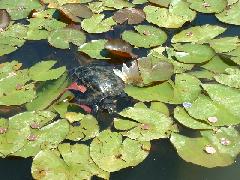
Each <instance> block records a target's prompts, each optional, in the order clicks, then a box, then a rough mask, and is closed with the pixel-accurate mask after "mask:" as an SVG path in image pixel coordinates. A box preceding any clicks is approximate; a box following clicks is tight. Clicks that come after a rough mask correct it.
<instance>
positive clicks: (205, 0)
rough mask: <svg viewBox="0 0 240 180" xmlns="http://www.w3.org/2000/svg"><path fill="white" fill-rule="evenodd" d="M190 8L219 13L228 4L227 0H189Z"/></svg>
mask: <svg viewBox="0 0 240 180" xmlns="http://www.w3.org/2000/svg"><path fill="white" fill-rule="evenodd" d="M187 2H188V3H190V8H191V9H194V10H196V11H198V12H202V13H219V12H222V11H223V10H224V8H225V7H226V6H227V0H187Z"/></svg>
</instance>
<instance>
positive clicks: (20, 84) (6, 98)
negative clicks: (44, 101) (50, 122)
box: [0, 70, 36, 106]
mask: <svg viewBox="0 0 240 180" xmlns="http://www.w3.org/2000/svg"><path fill="white" fill-rule="evenodd" d="M29 80H30V78H29V76H28V73H27V70H20V71H17V72H14V71H12V72H9V73H8V74H5V77H3V78H2V79H1V81H0V105H8V106H9V105H21V104H25V103H27V102H29V101H31V100H33V99H34V98H35V96H36V92H35V90H34V85H33V84H32V83H30V84H27V82H28V81H29Z"/></svg>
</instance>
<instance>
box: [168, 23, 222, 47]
mask: <svg viewBox="0 0 240 180" xmlns="http://www.w3.org/2000/svg"><path fill="white" fill-rule="evenodd" d="M225 30H226V28H224V27H220V26H215V25H210V24H206V25H203V26H195V27H190V28H188V29H185V30H183V31H181V32H180V33H178V34H176V35H174V36H173V38H172V40H171V42H172V43H178V42H192V43H198V44H203V43H206V42H208V41H210V40H212V39H213V38H215V37H217V36H218V35H219V34H222V33H223V32H224V31H225Z"/></svg>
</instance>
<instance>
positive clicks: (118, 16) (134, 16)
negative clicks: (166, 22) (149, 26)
mask: <svg viewBox="0 0 240 180" xmlns="http://www.w3.org/2000/svg"><path fill="white" fill-rule="evenodd" d="M113 19H114V21H116V22H117V23H119V24H122V23H124V22H125V21H127V22H128V24H139V23H141V22H143V21H144V20H145V13H144V12H143V10H141V9H135V8H126V9H121V10H119V11H117V12H116V13H115V14H114V15H113Z"/></svg>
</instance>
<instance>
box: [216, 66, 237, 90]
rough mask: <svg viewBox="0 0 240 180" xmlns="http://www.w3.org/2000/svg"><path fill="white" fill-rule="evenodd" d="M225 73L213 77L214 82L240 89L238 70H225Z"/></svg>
mask: <svg viewBox="0 0 240 180" xmlns="http://www.w3.org/2000/svg"><path fill="white" fill-rule="evenodd" d="M225 71H226V73H227V74H220V75H217V76H215V77H214V78H215V79H216V81H217V82H219V83H221V84H224V85H227V86H229V87H234V88H240V70H239V69H231V68H227V69H225Z"/></svg>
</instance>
